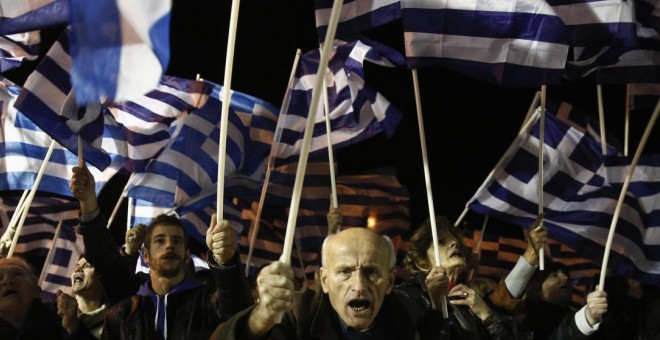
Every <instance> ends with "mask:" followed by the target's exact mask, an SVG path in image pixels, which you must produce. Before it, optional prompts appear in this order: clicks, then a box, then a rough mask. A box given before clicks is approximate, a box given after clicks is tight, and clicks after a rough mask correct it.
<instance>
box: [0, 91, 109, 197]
mask: <svg viewBox="0 0 660 340" xmlns="http://www.w3.org/2000/svg"><path fill="white" fill-rule="evenodd" d="M20 90H21V88H20V87H19V86H18V85H15V84H14V83H12V82H10V81H9V80H6V79H2V78H0V102H1V103H2V114H1V116H0V191H4V190H26V189H31V188H32V185H33V183H34V181H35V179H36V177H37V173H38V171H39V169H40V167H41V165H42V163H43V161H44V157H45V155H46V153H47V151H48V148H49V146H50V144H51V140H52V138H50V136H48V134H46V132H44V131H43V130H41V129H40V128H39V127H38V126H37V125H36V124H35V123H34V122H32V121H31V120H30V119H29V118H28V117H26V116H25V115H24V114H22V113H21V112H20V111H18V110H17V109H15V108H14V102H15V101H16V97H17V96H18V93H19V92H20ZM77 165H78V157H77V156H76V155H75V154H73V153H72V152H71V151H69V150H67V149H65V148H63V147H62V146H61V145H59V144H58V143H55V147H54V149H53V152H52V154H51V157H50V160H49V162H48V165H47V166H46V168H45V172H44V174H43V177H42V178H41V182H40V184H39V188H38V190H39V191H46V192H50V193H54V194H58V195H63V196H69V197H71V191H70V190H69V181H70V179H71V174H72V170H71V169H72V168H73V167H74V166H77ZM87 166H88V168H89V169H90V171H91V172H92V175H94V178H95V181H96V192H97V193H99V192H100V191H101V189H102V188H103V186H104V185H105V183H106V182H107V181H109V180H110V178H111V177H112V176H113V175H114V174H115V171H114V170H113V169H111V168H108V169H106V170H105V171H103V172H101V171H99V170H98V169H97V168H95V167H93V166H91V165H90V164H88V165H87Z"/></svg>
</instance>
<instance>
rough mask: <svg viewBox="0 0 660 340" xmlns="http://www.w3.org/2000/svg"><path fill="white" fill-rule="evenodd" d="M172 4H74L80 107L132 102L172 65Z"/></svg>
mask: <svg viewBox="0 0 660 340" xmlns="http://www.w3.org/2000/svg"><path fill="white" fill-rule="evenodd" d="M171 7H172V2H171V1H161V0H143V1H138V2H135V1H126V0H97V1H94V4H93V6H92V5H91V4H90V3H89V1H85V0H71V30H72V37H73V39H72V45H71V52H72V53H71V54H72V56H73V63H72V67H71V82H72V84H73V86H74V87H75V88H76V102H77V103H78V105H79V106H84V105H86V104H88V103H101V102H106V101H109V102H115V101H124V100H133V99H135V98H137V97H139V96H140V95H143V94H145V93H147V92H149V91H151V90H153V89H154V88H156V86H157V85H158V82H159V81H160V79H161V76H162V74H163V72H164V70H165V69H166V68H167V65H168V63H169V59H170V53H169V52H170V51H169V50H170V49H169V31H170V10H171Z"/></svg>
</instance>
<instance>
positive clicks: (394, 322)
mask: <svg viewBox="0 0 660 340" xmlns="http://www.w3.org/2000/svg"><path fill="white" fill-rule="evenodd" d="M252 308H254V306H253V307H250V308H248V309H246V310H244V311H242V312H240V313H238V314H236V315H234V317H232V318H231V319H229V320H228V321H226V322H224V323H222V324H221V325H220V326H219V327H218V328H217V329H216V331H215V332H214V333H213V336H212V337H211V338H212V339H239V340H243V339H247V338H248V337H247V336H246V335H245V334H244V331H245V330H246V329H247V320H248V318H249V316H250V312H251V311H252ZM375 322H376V323H377V326H376V327H374V329H376V328H377V330H375V332H377V334H375V335H374V338H377V339H449V337H448V336H447V333H446V331H447V330H446V326H447V324H446V323H444V322H443V321H442V316H441V315H440V314H438V313H435V312H433V313H428V312H427V311H425V310H424V309H422V308H420V307H419V306H418V305H417V304H415V303H413V302H412V301H410V300H409V299H408V298H407V297H406V296H404V295H402V294H401V293H400V292H398V291H397V290H393V291H392V293H390V294H388V295H386V296H385V299H384V301H383V305H382V307H381V309H380V311H379V313H378V316H377V317H376V321H375ZM383 334H386V335H384V336H383ZM266 338H267V339H287V340H288V339H305V340H307V339H323V340H339V339H345V338H346V337H345V336H344V332H343V330H342V326H341V323H340V320H339V316H338V315H337V313H336V312H335V311H334V310H333V308H332V305H331V304H330V300H329V298H328V295H327V294H325V293H323V291H322V290H321V286H320V284H318V283H316V284H314V285H312V286H310V287H307V288H303V289H302V290H301V291H300V292H299V293H298V294H296V298H295V301H294V307H293V309H292V310H291V311H290V312H288V313H287V314H286V315H285V317H284V319H283V320H282V322H281V323H279V324H277V325H275V326H274V327H273V328H272V329H271V331H270V333H269V334H268V336H266Z"/></svg>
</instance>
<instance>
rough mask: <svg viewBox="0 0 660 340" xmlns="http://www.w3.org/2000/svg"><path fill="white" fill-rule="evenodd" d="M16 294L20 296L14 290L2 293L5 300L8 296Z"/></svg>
mask: <svg viewBox="0 0 660 340" xmlns="http://www.w3.org/2000/svg"><path fill="white" fill-rule="evenodd" d="M14 294H18V292H17V291H15V290H13V289H7V290H5V291H4V292H2V297H3V298H5V297H8V296H10V295H14Z"/></svg>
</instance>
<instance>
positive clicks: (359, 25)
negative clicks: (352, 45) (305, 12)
mask: <svg viewBox="0 0 660 340" xmlns="http://www.w3.org/2000/svg"><path fill="white" fill-rule="evenodd" d="M399 2H400V0H359V1H358V0H346V1H344V3H343V6H342V9H341V14H340V16H339V23H338V24H337V32H336V33H335V39H339V40H343V41H353V40H355V39H356V38H357V37H358V36H359V35H360V33H362V32H364V31H366V30H369V29H371V28H374V27H378V26H380V25H384V24H387V23H389V22H392V21H395V20H398V19H400V18H401V4H400V3H399ZM333 3H334V1H332V0H314V9H315V11H314V13H315V16H316V33H317V34H318V37H319V42H323V41H324V40H325V35H326V32H327V30H328V23H329V22H330V13H331V12H332V4H333Z"/></svg>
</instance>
